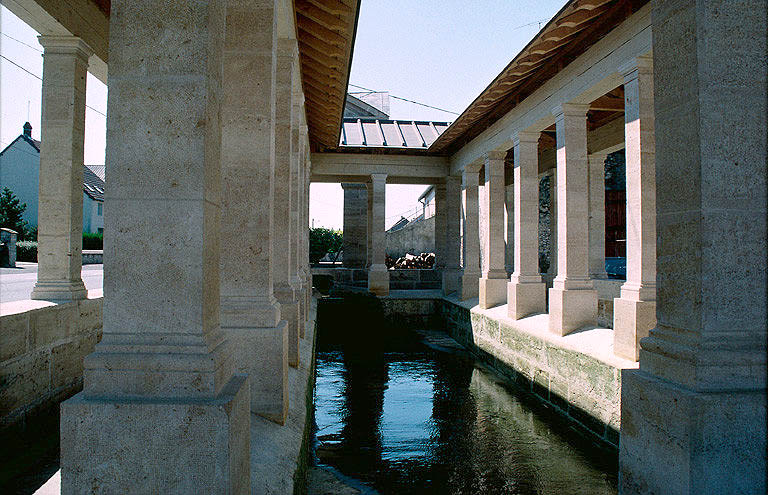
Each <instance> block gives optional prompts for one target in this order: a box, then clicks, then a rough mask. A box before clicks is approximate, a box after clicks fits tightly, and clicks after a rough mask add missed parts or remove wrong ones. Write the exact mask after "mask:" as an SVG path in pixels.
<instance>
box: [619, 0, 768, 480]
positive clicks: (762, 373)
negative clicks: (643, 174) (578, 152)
mask: <svg viewBox="0 0 768 495" xmlns="http://www.w3.org/2000/svg"><path fill="white" fill-rule="evenodd" d="M766 12H768V2H766V1H765V0H759V1H754V2H749V7H747V5H746V4H743V3H742V4H739V5H738V6H736V5H733V6H730V5H729V8H723V5H721V4H720V3H718V2H711V1H708V0H696V1H676V0H670V1H667V2H654V3H653V4H652V12H651V20H652V28H653V42H654V49H653V79H654V90H653V100H654V109H655V115H654V125H655V128H656V129H658V131H659V132H657V133H656V134H655V147H656V154H655V164H656V212H657V216H656V222H657V224H656V227H657V237H656V239H657V242H656V251H657V270H658V272H657V276H656V279H657V280H658V291H657V299H656V318H657V320H658V322H657V325H656V326H655V327H654V328H653V329H651V331H650V335H649V336H648V337H646V338H644V339H642V340H641V342H640V345H641V349H640V369H639V370H637V371H630V370H624V371H623V372H622V376H621V425H622V428H621V439H620V449H619V489H620V491H621V493H624V494H639V493H665V494H670V495H680V494H684V495H693V494H700V493H739V494H750V495H751V494H754V495H757V494H761V495H762V494H764V493H766V489H767V488H768V487H766V419H767V418H766V327H768V319H767V318H766V292H767V291H768V267H766V252H768V244H767V242H766V238H768V230H767V229H766V218H768V211H766V204H767V202H768V187H766V159H768V142H767V141H766V133H767V132H768V128H767V127H768V109H767V108H766V107H767V106H768V105H767V103H766V97H765V95H766V93H768V86H767V84H766V78H765V75H766V71H767V70H768V69H767V68H766V61H768V48H767V47H766V36H765V33H766V32H768V22H767V20H766ZM639 77H641V78H642V73H641V74H640V75H639ZM642 91H643V85H642V79H640V105H641V108H642V105H643V96H642ZM640 118H641V119H642V113H641V115H640ZM639 125H640V127H641V129H642V126H643V123H642V121H641V122H639ZM640 137H641V139H642V130H641V131H640ZM641 144H642V145H643V146H645V144H644V143H642V141H641ZM628 188H629V184H628ZM643 193H645V191H643ZM628 230H629V229H628ZM627 254H629V252H628V253H627ZM627 282H629V280H628V281H627ZM622 298H623V296H622ZM649 461H650V462H649Z"/></svg>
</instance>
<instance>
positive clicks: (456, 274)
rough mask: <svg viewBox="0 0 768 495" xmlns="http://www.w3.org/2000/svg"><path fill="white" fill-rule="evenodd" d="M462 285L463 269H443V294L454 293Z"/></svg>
mask: <svg viewBox="0 0 768 495" xmlns="http://www.w3.org/2000/svg"><path fill="white" fill-rule="evenodd" d="M460 287H461V270H459V269H458V268H444V269H443V295H445V296H447V295H448V294H453V293H455V292H458V291H459V288H460Z"/></svg>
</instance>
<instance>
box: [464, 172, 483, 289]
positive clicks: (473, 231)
mask: <svg viewBox="0 0 768 495" xmlns="http://www.w3.org/2000/svg"><path fill="white" fill-rule="evenodd" d="M478 169H479V167H478V166H476V165H467V166H466V167H465V168H464V171H463V172H462V174H461V182H462V194H463V207H464V222H463V227H464V233H463V234H464V241H463V245H464V266H463V269H464V270H463V273H462V275H461V299H462V300H463V301H466V300H467V299H473V298H475V297H477V295H478V287H479V280H480V231H479V216H480V215H479V208H480V202H479V200H478V197H477V196H478V188H479V184H478V183H479V176H478V173H479V170H478Z"/></svg>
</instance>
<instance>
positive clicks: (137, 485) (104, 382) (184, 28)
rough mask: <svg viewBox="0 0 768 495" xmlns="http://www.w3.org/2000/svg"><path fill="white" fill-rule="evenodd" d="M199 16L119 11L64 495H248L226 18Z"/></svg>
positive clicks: (216, 9) (202, 8) (213, 12)
mask: <svg viewBox="0 0 768 495" xmlns="http://www.w3.org/2000/svg"><path fill="white" fill-rule="evenodd" d="M189 8H190V9H194V10H193V11H191V13H193V14H194V15H189V14H190V12H187V11H182V10H180V9H179V6H178V3H177V2H176V1H170V0H165V1H162V0H159V1H156V2H152V3H147V2H121V3H120V4H119V5H116V4H115V3H113V5H112V14H111V19H110V33H109V34H110V42H109V50H110V57H109V87H110V91H109V102H108V110H109V111H108V115H109V117H108V119H107V167H108V169H109V181H110V182H109V184H110V185H109V188H108V189H107V191H106V194H107V199H106V204H107V205H109V212H108V213H109V214H108V215H106V216H105V222H106V225H105V227H106V228H105V232H106V236H105V243H104V270H105V273H109V276H108V277H104V309H103V311H104V327H103V337H102V339H101V342H100V343H99V344H97V345H96V347H95V350H94V352H93V353H92V354H90V355H89V356H87V357H86V358H85V362H84V379H83V391H82V392H80V393H79V394H77V395H75V396H74V397H72V398H71V399H69V400H67V401H65V402H64V403H62V405H61V491H62V493H90V492H93V491H99V492H102V493H162V492H168V491H173V492H178V493H201V492H202V493H243V494H244V493H250V474H249V473H250V452H249V449H250V411H249V409H250V407H249V404H250V397H249V395H250V391H249V384H248V378H247V377H246V376H244V375H239V374H233V372H232V365H233V356H232V355H231V345H230V343H229V342H228V341H227V334H226V332H223V331H222V330H221V326H220V322H219V307H220V306H219V301H220V294H219V235H220V215H221V211H220V198H221V181H220V173H221V162H220V159H221V158H220V157H221V121H220V115H221V112H220V109H221V101H222V100H221V97H222V94H221V80H222V65H223V63H222V62H223V60H222V58H223V46H224V33H225V18H224V5H223V4H222V3H221V2H216V1H214V2H208V3H195V4H194V5H190V6H189ZM160 39H162V40H163V42H162V43H158V40H160ZM179 47H184V49H180V48H179ZM138 67H141V70H137V68H138ZM139 136H140V138H139ZM44 139H46V138H45V137H44ZM81 187H82V186H80V185H78V188H81ZM79 194H82V192H79ZM148 459H151V462H148V461H147V460H148ZM94 487H97V488H94Z"/></svg>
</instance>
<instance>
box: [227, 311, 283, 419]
mask: <svg viewBox="0 0 768 495" xmlns="http://www.w3.org/2000/svg"><path fill="white" fill-rule="evenodd" d="M223 330H224V331H225V332H226V333H227V339H228V341H229V342H230V346H231V348H232V351H233V362H234V366H233V368H234V371H235V373H241V374H245V375H248V377H249V378H248V381H249V382H250V389H251V391H250V396H251V412H252V413H254V414H258V415H259V416H262V417H265V418H267V419H269V420H270V421H274V422H275V423H278V424H281V425H282V424H285V420H286V418H287V416H288V322H287V321H285V320H281V321H280V322H279V323H278V324H277V326H275V327H272V328H223Z"/></svg>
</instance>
